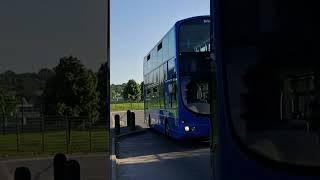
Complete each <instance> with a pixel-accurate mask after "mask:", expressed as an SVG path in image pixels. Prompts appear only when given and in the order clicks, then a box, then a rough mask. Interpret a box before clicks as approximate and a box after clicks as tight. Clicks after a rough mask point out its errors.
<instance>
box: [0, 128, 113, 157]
mask: <svg viewBox="0 0 320 180" xmlns="http://www.w3.org/2000/svg"><path fill="white" fill-rule="evenodd" d="M90 142H91V143H90ZM90 144H91V146H90ZM107 150H108V134H107V132H106V130H105V129H95V130H92V131H91V138H90V133H89V131H71V135H70V144H67V143H66V133H65V131H55V132H46V133H44V134H43V135H42V133H23V134H20V135H19V136H18V138H17V135H16V134H6V135H2V134H1V135H0V158H1V157H8V156H9V157H10V156H30V155H32V156H33V155H41V154H50V155H51V154H56V153H89V152H105V151H107Z"/></svg>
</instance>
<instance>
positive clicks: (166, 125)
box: [164, 119, 169, 137]
mask: <svg viewBox="0 0 320 180" xmlns="http://www.w3.org/2000/svg"><path fill="white" fill-rule="evenodd" d="M164 134H165V136H167V137H169V125H168V121H167V119H166V120H165V121H164Z"/></svg>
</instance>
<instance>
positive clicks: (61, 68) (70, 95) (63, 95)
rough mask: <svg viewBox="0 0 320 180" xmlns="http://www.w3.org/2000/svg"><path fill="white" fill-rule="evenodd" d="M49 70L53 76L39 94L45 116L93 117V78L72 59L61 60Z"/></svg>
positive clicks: (95, 108)
mask: <svg viewBox="0 0 320 180" xmlns="http://www.w3.org/2000/svg"><path fill="white" fill-rule="evenodd" d="M53 70H54V72H55V75H54V76H53V77H52V78H51V79H50V80H48V82H47V84H46V88H45V90H44V93H43V98H44V101H45V113H46V114H53V113H54V114H56V113H58V114H60V115H63V116H75V117H77V116H80V115H86V116H89V118H93V117H94V116H96V115H97V113H98V93H97V91H96V89H97V79H96V76H95V74H94V73H93V72H92V71H89V70H87V69H86V68H85V66H84V65H83V64H81V62H80V60H79V59H77V58H76V57H72V56H70V57H63V58H61V59H60V62H59V64H58V65H57V66H56V67H55V68H53Z"/></svg>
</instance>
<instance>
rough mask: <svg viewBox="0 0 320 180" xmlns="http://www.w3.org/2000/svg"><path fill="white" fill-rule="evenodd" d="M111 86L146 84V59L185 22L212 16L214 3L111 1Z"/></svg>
mask: <svg viewBox="0 0 320 180" xmlns="http://www.w3.org/2000/svg"><path fill="white" fill-rule="evenodd" d="M110 7H111V20H110V21H111V22H110V26H111V27H110V28H111V32H110V37H111V38H110V39H111V42H110V43H111V55H110V57H111V83H113V84H120V83H123V82H127V81H128V80H129V79H135V80H136V81H138V82H139V83H140V82H141V81H143V71H142V68H143V67H142V62H143V57H144V56H145V55H146V54H147V53H148V52H149V50H151V49H152V48H153V47H154V45H155V44H156V43H157V42H158V41H159V40H160V39H161V38H162V36H163V35H165V33H166V32H167V31H168V30H169V29H170V28H171V27H172V26H173V24H174V23H175V22H176V21H178V20H181V19H184V18H188V17H192V16H199V15H208V14H209V12H210V0H111V6H110Z"/></svg>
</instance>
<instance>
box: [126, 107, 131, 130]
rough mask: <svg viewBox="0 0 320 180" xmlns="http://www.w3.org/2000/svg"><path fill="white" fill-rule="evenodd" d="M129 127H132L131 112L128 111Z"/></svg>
mask: <svg viewBox="0 0 320 180" xmlns="http://www.w3.org/2000/svg"><path fill="white" fill-rule="evenodd" d="M127 127H131V111H130V110H128V111H127Z"/></svg>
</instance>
